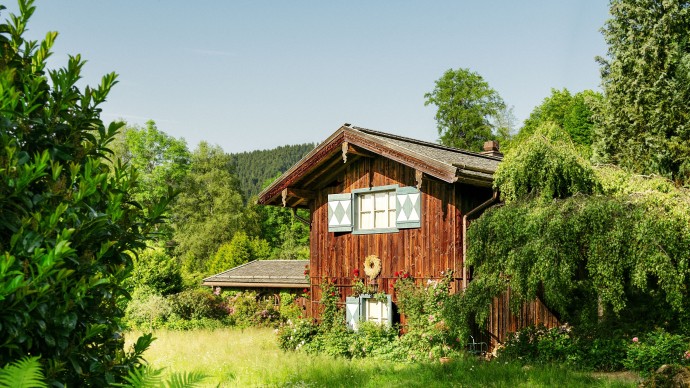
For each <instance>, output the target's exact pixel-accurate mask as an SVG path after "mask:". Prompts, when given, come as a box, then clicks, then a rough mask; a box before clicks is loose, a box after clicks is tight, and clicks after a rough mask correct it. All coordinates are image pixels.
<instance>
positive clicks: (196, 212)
mask: <svg viewBox="0 0 690 388" xmlns="http://www.w3.org/2000/svg"><path fill="white" fill-rule="evenodd" d="M244 209H245V206H244V198H243V196H242V192H241V191H240V189H239V181H238V180H237V177H236V176H235V175H234V174H233V167H232V162H231V158H230V156H229V155H228V154H226V153H224V152H223V150H222V149H221V148H220V147H218V146H210V145H208V144H206V143H204V142H202V143H201V144H199V147H198V148H197V149H196V150H194V152H193V153H192V158H191V165H190V171H189V174H187V176H186V177H185V180H184V181H183V183H182V190H181V192H180V195H179V197H178V199H177V201H176V203H175V206H174V207H173V217H174V218H173V224H174V227H175V234H174V240H175V243H176V245H177V246H176V248H175V251H176V252H175V253H176V255H177V256H178V257H179V258H180V260H181V262H182V263H183V265H184V266H185V268H186V269H187V271H189V272H204V273H205V272H206V271H207V270H208V262H209V261H210V260H209V259H210V258H212V257H213V255H214V254H215V252H216V251H217V250H218V248H219V247H220V245H221V244H222V243H224V242H228V241H230V240H231V239H232V237H233V235H234V234H235V233H237V232H238V231H240V230H244V231H246V232H247V233H248V234H252V235H256V234H257V233H258V223H257V222H256V220H255V217H251V215H250V214H248V213H247V212H245V211H244Z"/></svg>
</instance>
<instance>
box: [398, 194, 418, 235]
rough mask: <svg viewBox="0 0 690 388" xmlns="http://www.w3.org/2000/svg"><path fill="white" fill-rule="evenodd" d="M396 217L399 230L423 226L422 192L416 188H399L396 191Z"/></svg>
mask: <svg viewBox="0 0 690 388" xmlns="http://www.w3.org/2000/svg"><path fill="white" fill-rule="evenodd" d="M395 195H396V202H397V208H396V213H395V215H396V217H395V220H396V222H395V224H396V225H395V226H396V227H397V228H398V229H407V228H419V227H421V226H422V192H421V191H419V190H418V189H417V188H415V187H399V188H398V189H396V190H395Z"/></svg>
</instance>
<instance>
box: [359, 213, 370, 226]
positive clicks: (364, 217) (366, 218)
mask: <svg viewBox="0 0 690 388" xmlns="http://www.w3.org/2000/svg"><path fill="white" fill-rule="evenodd" d="M371 221H372V220H371V213H361V214H360V218H359V227H360V229H373V228H374V225H373V224H372V222H371Z"/></svg>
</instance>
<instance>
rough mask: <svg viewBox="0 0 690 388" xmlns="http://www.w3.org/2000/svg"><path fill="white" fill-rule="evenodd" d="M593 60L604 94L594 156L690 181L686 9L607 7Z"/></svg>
mask: <svg viewBox="0 0 690 388" xmlns="http://www.w3.org/2000/svg"><path fill="white" fill-rule="evenodd" d="M610 12H611V19H610V20H609V21H608V22H607V23H606V26H605V27H604V29H603V34H604V39H605V40H606V43H607V44H608V55H607V57H606V58H599V61H600V63H601V76H602V84H603V88H604V94H605V95H606V104H605V105H604V111H603V112H602V115H601V118H600V121H601V122H600V123H599V131H598V133H597V140H596V142H595V154H596V156H597V157H598V160H599V161H603V162H609V163H615V164H617V165H620V166H621V167H624V168H626V169H629V170H631V171H634V172H637V173H641V174H649V173H656V174H661V175H663V176H665V177H668V178H670V179H672V180H674V181H676V182H679V183H685V184H687V183H688V182H689V181H690V126H689V125H688V123H689V122H690V39H688V31H690V2H688V1H687V0H680V1H659V0H613V1H611V7H610Z"/></svg>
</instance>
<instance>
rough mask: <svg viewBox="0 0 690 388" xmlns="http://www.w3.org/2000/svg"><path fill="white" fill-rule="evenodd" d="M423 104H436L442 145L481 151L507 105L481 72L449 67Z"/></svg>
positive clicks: (426, 96) (425, 96) (490, 137)
mask: <svg viewBox="0 0 690 388" xmlns="http://www.w3.org/2000/svg"><path fill="white" fill-rule="evenodd" d="M424 98H425V102H424V105H435V106H437V107H438V110H437V111H436V123H437V127H438V134H439V136H440V138H439V140H440V142H441V144H443V145H447V146H450V147H457V148H461V149H466V150H471V151H481V150H482V145H483V144H484V142H485V141H486V140H490V139H492V138H493V132H494V130H495V129H496V125H495V123H496V120H497V118H498V117H500V116H501V113H502V112H504V111H505V109H506V105H505V103H504V102H503V99H501V96H499V94H498V92H496V91H495V90H494V89H493V88H491V87H490V86H489V84H488V83H487V82H486V81H485V80H484V78H482V76H481V75H479V74H477V73H475V72H472V71H470V70H469V69H458V70H453V69H449V70H447V71H446V72H445V73H443V75H442V76H441V78H439V79H438V80H436V86H435V87H434V90H433V91H431V92H429V93H426V94H425V95H424Z"/></svg>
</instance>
